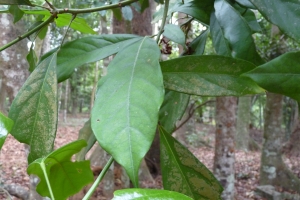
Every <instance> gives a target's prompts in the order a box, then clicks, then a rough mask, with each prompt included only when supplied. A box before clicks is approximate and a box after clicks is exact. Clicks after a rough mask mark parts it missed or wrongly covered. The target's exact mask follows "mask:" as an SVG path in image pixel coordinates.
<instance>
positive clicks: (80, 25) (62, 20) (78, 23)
mask: <svg viewBox="0 0 300 200" xmlns="http://www.w3.org/2000/svg"><path fill="white" fill-rule="evenodd" d="M23 11H24V12H25V13H26V14H35V15H44V16H45V19H47V18H48V17H50V16H51V15H52V14H51V13H50V12H49V11H47V10H23ZM71 20H72V15H71V14H68V13H65V14H58V15H57V18H56V19H55V23H56V25H57V26H58V27H62V26H68V25H69V24H70V21H71ZM71 28H72V29H74V30H77V31H80V32H81V33H89V34H96V32H95V31H94V30H93V29H92V28H91V27H90V26H89V25H88V24H87V22H86V21H85V19H84V18H81V17H78V16H77V17H76V18H75V19H74V20H73V21H72V24H71Z"/></svg>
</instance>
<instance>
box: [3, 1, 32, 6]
mask: <svg viewBox="0 0 300 200" xmlns="http://www.w3.org/2000/svg"><path fill="white" fill-rule="evenodd" d="M0 5H27V6H32V4H31V3H30V1H29V0H0Z"/></svg>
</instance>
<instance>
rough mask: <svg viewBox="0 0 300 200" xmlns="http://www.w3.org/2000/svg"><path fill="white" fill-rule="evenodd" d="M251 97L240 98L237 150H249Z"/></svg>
mask: <svg viewBox="0 0 300 200" xmlns="http://www.w3.org/2000/svg"><path fill="white" fill-rule="evenodd" d="M250 106H251V96H244V97H240V98H239V103H238V110H237V122H236V131H237V134H236V140H235V142H236V149H239V150H244V151H248V150H249V139H250V138H249V124H250Z"/></svg>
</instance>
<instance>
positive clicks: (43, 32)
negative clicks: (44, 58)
mask: <svg viewBox="0 0 300 200" xmlns="http://www.w3.org/2000/svg"><path fill="white" fill-rule="evenodd" d="M47 31H48V26H44V27H43V28H42V29H41V30H40V31H39V32H38V37H39V38H40V39H41V40H43V39H44V38H45V37H46V35H47Z"/></svg>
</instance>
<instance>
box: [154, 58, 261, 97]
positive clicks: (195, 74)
mask: <svg viewBox="0 0 300 200" xmlns="http://www.w3.org/2000/svg"><path fill="white" fill-rule="evenodd" d="M160 65H161V69H162V72H163V75H164V85H165V88H167V89H169V90H174V91H177V92H183V93H186V94H195V95H201V96H241V95H245V94H257V93H261V92H264V90H262V88H260V87H258V86H257V85H256V84H255V82H254V81H252V80H251V79H249V78H247V79H245V78H243V77H240V75H241V74H242V73H246V72H248V71H250V70H252V69H254V68H255V65H253V64H252V63H250V62H248V61H244V60H239V59H234V58H230V57H223V56H216V55H209V56H183V57H180V58H176V59H172V60H168V61H164V62H161V63H160Z"/></svg>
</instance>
